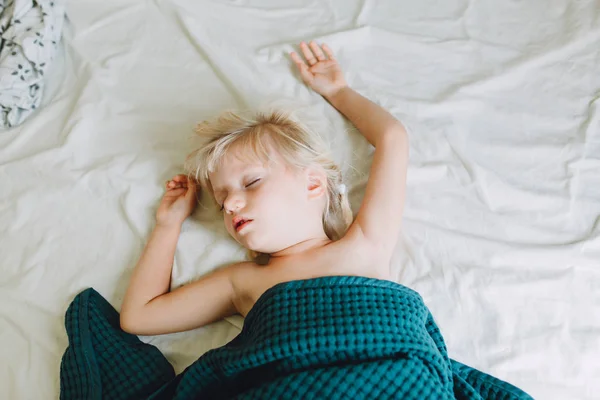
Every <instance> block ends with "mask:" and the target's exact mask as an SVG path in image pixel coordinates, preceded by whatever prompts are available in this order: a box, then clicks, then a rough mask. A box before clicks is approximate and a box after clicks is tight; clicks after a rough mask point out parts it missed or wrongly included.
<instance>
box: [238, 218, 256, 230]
mask: <svg viewBox="0 0 600 400" xmlns="http://www.w3.org/2000/svg"><path fill="white" fill-rule="evenodd" d="M252 221H253V220H252V219H248V218H243V217H235V218H234V219H233V229H235V231H236V232H239V231H241V230H242V229H244V228H245V227H246V226H248V225H249V224H250V223H251V222H252Z"/></svg>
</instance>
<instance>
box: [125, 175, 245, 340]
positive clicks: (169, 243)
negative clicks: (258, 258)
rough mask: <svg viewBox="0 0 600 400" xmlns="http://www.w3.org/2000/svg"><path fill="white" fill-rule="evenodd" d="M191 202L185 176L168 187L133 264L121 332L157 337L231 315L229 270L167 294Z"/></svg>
mask: <svg viewBox="0 0 600 400" xmlns="http://www.w3.org/2000/svg"><path fill="white" fill-rule="evenodd" d="M195 204H196V186H195V184H194V182H188V180H187V177H185V176H184V175H178V176H176V177H175V178H174V179H173V180H172V181H170V182H169V183H168V184H167V192H166V193H165V196H164V197H163V199H162V201H161V204H160V206H159V209H158V211H157V217H156V219H157V223H156V227H155V228H154V231H153V232H152V234H151V236H150V239H149V240H148V243H147V244H146V248H145V249H144V252H143V253H142V256H141V257H140V260H139V261H138V264H137V266H136V267H135V270H134V272H133V275H132V277H131V282H130V284H129V287H128V289H127V293H126V295H125V299H124V300H123V306H122V307H121V328H122V329H123V330H125V331H127V332H130V333H135V334H140V335H156V334H162V333H170V332H178V331H184V330H189V329H193V328H197V327H199V326H202V325H206V324H208V323H210V322H213V321H216V320H219V319H222V318H224V317H225V316H228V315H233V314H235V313H236V309H235V306H234V303H233V295H234V291H233V287H232V281H231V273H232V268H224V269H221V270H217V271H215V272H213V273H211V274H209V275H207V276H206V277H203V278H202V279H200V280H198V281H196V282H194V283H191V284H189V285H185V286H182V287H180V288H178V289H176V290H174V291H173V292H169V288H170V282H171V269H172V266H173V257H174V255H175V248H176V246H177V240H178V238H179V233H180V231H181V225H182V223H183V221H184V220H185V219H186V218H187V217H188V215H190V214H191V212H192V211H193V209H194V207H195Z"/></svg>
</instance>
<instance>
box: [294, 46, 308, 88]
mask: <svg viewBox="0 0 600 400" xmlns="http://www.w3.org/2000/svg"><path fill="white" fill-rule="evenodd" d="M290 55H291V56H292V60H293V61H294V63H296V67H298V71H300V76H301V77H302V79H303V80H304V81H305V82H307V83H308V82H311V81H312V74H311V73H310V71H309V70H308V65H306V63H305V62H304V60H303V59H302V58H300V56H299V55H298V53H296V52H291V53H290Z"/></svg>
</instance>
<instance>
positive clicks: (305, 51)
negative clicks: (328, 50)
mask: <svg viewBox="0 0 600 400" xmlns="http://www.w3.org/2000/svg"><path fill="white" fill-rule="evenodd" d="M300 49H301V50H302V54H303V55H304V58H306V62H307V63H308V65H310V66H312V65H314V64H316V63H317V59H316V58H315V55H314V54H313V53H312V51H311V50H310V48H309V47H308V45H307V44H306V43H304V42H302V43H300Z"/></svg>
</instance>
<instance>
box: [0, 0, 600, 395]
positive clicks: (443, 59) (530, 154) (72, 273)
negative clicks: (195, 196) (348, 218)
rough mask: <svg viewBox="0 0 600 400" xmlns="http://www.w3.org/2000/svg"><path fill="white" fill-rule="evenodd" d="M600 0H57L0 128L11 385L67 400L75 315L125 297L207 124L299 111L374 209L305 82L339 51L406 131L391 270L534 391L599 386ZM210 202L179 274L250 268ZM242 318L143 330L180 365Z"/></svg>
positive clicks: (489, 361)
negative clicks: (53, 42) (41, 65)
mask: <svg viewBox="0 0 600 400" xmlns="http://www.w3.org/2000/svg"><path fill="white" fill-rule="evenodd" d="M599 10H600V2H598V1H578V2H575V1H572V2H569V1H567V0H544V1H542V0H531V1H521V2H519V1H510V2H506V1H494V0H482V1H470V2H469V1H462V0H452V1H450V0H448V1H443V2H440V1H420V2H415V1H409V0H403V1H394V0H389V1H347V0H344V1H342V0H336V1H334V0H330V1H328V2H317V1H300V0H296V1H292V0H288V1H281V0H277V1H276V0H271V1H242V0H238V1H197V0H178V1H166V0H165V1H160V0H155V1H144V2H140V1H134V0H128V1H125V0H111V1H106V0H103V1H83V0H77V1H75V0H72V1H70V2H69V3H68V4H67V17H68V21H67V23H66V25H65V37H64V40H63V50H62V51H61V54H60V56H59V57H58V59H57V61H56V63H55V65H54V67H53V69H52V71H51V74H50V77H49V82H48V87H47V92H46V94H45V100H44V103H43V108H42V109H41V110H38V111H37V112H36V114H34V115H33V116H32V117H31V118H30V119H29V120H28V121H27V122H26V123H25V124H23V125H22V126H21V127H19V128H16V129H14V130H11V131H7V132H2V133H0V232H1V236H0V255H1V256H0V360H2V361H0V398H3V399H42V398H44V399H47V398H56V397H58V390H59V384H58V374H59V364H60V358H61V356H62V353H63V352H64V350H65V348H66V346H67V338H66V334H65V331H64V325H63V315H64V312H65V310H66V307H67V305H68V303H69V302H70V300H71V299H72V298H73V297H74V295H75V294H77V293H78V292H79V291H81V290H82V289H84V288H86V287H90V286H92V287H94V288H96V289H97V290H98V291H99V292H100V293H102V294H103V295H104V296H105V297H106V298H107V299H108V300H109V301H111V303H112V304H113V305H114V306H115V307H116V308H117V309H119V308H120V305H121V302H122V299H123V295H124V292H125V289H126V285H127V283H128V279H129V276H130V273H131V271H132V268H133V266H134V265H135V263H136V261H137V258H138V256H139V255H140V252H141V250H142V248H143V246H144V244H145V240H146V237H147V235H148V234H149V232H150V231H151V229H152V226H153V221H154V218H153V217H154V212H155V207H156V205H157V202H158V200H159V198H160V196H161V195H162V187H163V185H164V181H165V180H166V179H168V178H169V177H170V176H171V175H173V174H176V173H179V172H180V171H181V167H182V163H183V159H184V157H185V155H186V154H187V153H188V152H189V150H190V141H189V140H188V138H189V137H190V136H191V134H192V128H193V126H194V124H195V123H196V122H198V121H201V120H203V119H205V118H207V117H210V116H214V115H215V114H217V113H219V112H220V111H222V110H224V109H226V108H236V107H253V106H255V105H257V104H264V103H266V102H270V101H273V100H277V99H281V101H282V102H284V103H286V104H288V103H290V104H291V100H293V101H295V102H301V103H302V104H303V105H302V108H303V112H304V113H305V114H306V115H308V116H311V117H312V118H313V119H315V120H319V119H320V120H321V121H323V123H322V124H320V126H322V128H321V129H322V130H323V131H324V133H325V134H326V135H327V137H328V138H329V139H330V140H331V141H332V143H333V144H334V145H335V147H334V152H335V156H336V157H337V159H338V161H339V162H340V163H341V164H342V165H343V167H344V169H345V170H346V171H348V173H349V175H348V182H349V184H350V187H351V189H352V191H351V196H352V202H353V207H354V209H355V210H356V209H357V208H358V206H359V204H360V199H361V194H362V190H363V189H364V185H365V182H366V173H367V172H368V166H369V163H368V155H370V154H371V150H370V148H369V147H368V146H367V145H366V143H365V142H364V140H363V139H362V138H361V137H360V135H358V134H357V133H356V132H352V131H346V130H345V129H344V127H345V125H344V123H343V120H342V118H341V117H340V116H339V115H337V114H336V112H335V111H334V110H333V109H332V108H331V107H330V106H329V105H328V104H326V102H325V101H324V100H322V99H321V98H320V97H319V96H318V95H316V94H315V93H311V92H310V91H309V90H308V89H307V88H306V87H305V86H304V85H303V84H302V83H301V82H300V81H299V79H298V77H297V76H296V75H295V74H294V72H293V68H292V66H291V63H290V62H289V59H288V57H287V55H286V53H287V52H288V51H290V50H292V49H293V45H294V44H296V43H298V42H299V41H300V40H307V39H311V38H315V39H317V40H325V41H327V43H328V44H329V45H330V46H331V47H332V48H333V49H334V51H336V52H337V54H338V58H339V60H340V62H341V63H342V65H343V67H344V69H345V71H346V73H347V77H348V79H349V81H350V83H351V84H352V86H353V87H354V88H355V89H357V90H359V91H360V92H362V93H363V94H365V95H367V96H369V97H370V98H371V99H373V100H374V101H377V102H379V103H380V104H382V105H384V106H386V107H387V108H388V109H389V110H391V111H392V112H393V113H394V114H395V115H396V116H397V117H399V118H401V119H402V120H403V121H405V122H406V124H407V125H408V126H409V128H410V133H411V152H410V170H409V178H408V195H407V196H408V198H407V204H406V210H405V219H404V221H405V223H404V229H403V236H402V240H401V242H400V243H399V244H398V248H397V252H396V257H395V259H394V262H393V268H394V271H395V273H396V274H397V279H398V282H401V283H403V284H405V285H407V286H409V287H411V288H413V289H416V290H417V291H419V292H420V293H421V294H422V295H423V297H424V299H425V301H426V303H427V305H428V306H429V307H430V308H431V310H432V312H433V315H434V316H435V317H436V319H437V322H438V324H439V326H440V327H441V329H442V332H443V334H444V337H445V339H446V342H447V344H448V347H449V352H450V355H451V356H452V357H453V358H455V359H457V360H459V361H462V362H464V363H467V364H469V365H472V366H474V367H477V368H480V369H482V370H484V371H486V372H489V373H491V374H494V375H496V376H498V377H499V378H502V379H505V380H508V381H510V382H512V383H514V384H516V385H518V386H520V387H521V388H523V389H524V390H526V391H528V392H530V393H531V394H532V395H533V396H534V397H536V398H540V399H593V398H598V397H597V396H598V393H600V380H599V379H598V377H600V224H599V221H600V110H599V101H598V97H599V93H600V21H599ZM243 256H244V252H243V250H241V249H240V248H238V247H237V246H236V245H235V244H234V243H233V242H232V241H231V240H229V239H228V238H227V235H226V232H225V230H224V228H223V227H222V223H221V222H220V220H219V217H218V215H217V213H215V212H213V211H210V210H202V209H201V208H199V209H198V212H197V213H196V214H195V215H194V216H193V218H192V219H190V220H188V221H187V222H186V223H185V225H184V229H183V233H182V235H181V239H180V242H179V245H178V250H177V254H176V262H175V267H174V275H173V283H174V285H179V284H182V283H184V282H187V281H189V280H191V279H194V278H196V277H198V276H200V275H202V274H204V273H205V272H207V271H209V270H211V269H213V268H214V267H216V266H218V265H222V264H224V263H229V262H232V261H236V260H240V259H242V258H243ZM240 322H241V321H240V318H234V319H231V320H230V321H222V322H219V323H215V324H213V325H211V326H208V327H205V328H202V329H198V330H195V331H192V332H186V333H181V334H175V335H167V336H162V337H155V338H144V340H146V341H149V342H151V343H153V344H156V345H157V346H158V347H159V348H160V349H161V350H162V351H164V352H165V354H166V355H167V357H168V358H169V360H170V361H172V362H173V363H174V365H175V367H176V370H177V371H178V372H179V371H181V370H182V369H183V368H185V366H187V365H188V364H189V363H191V362H192V361H193V360H195V359H196V358H197V357H198V356H200V355H201V354H202V353H203V352H205V351H207V350H209V349H211V348H214V347H217V346H220V345H222V344H224V343H226V342H227V341H228V340H230V339H231V338H233V337H234V336H235V335H236V334H237V332H238V331H239V330H238V328H237V327H236V326H235V325H236V324H238V325H239V323H240Z"/></svg>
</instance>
